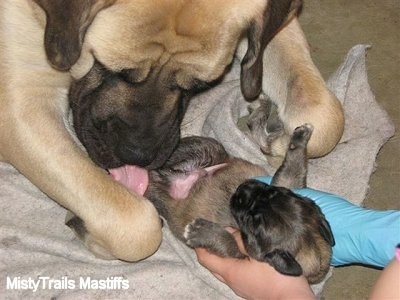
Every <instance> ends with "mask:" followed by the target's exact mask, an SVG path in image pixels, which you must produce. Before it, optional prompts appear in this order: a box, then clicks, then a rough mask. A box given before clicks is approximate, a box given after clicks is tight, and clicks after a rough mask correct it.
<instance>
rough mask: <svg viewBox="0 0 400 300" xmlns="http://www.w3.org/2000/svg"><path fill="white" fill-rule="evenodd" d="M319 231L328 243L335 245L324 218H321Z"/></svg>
mask: <svg viewBox="0 0 400 300" xmlns="http://www.w3.org/2000/svg"><path fill="white" fill-rule="evenodd" d="M319 233H320V234H321V236H322V237H323V238H324V240H325V241H326V242H327V243H329V245H331V246H332V247H333V246H335V238H334V237H333V233H332V229H331V226H330V225H329V223H328V222H327V221H326V220H325V218H323V219H322V223H321V225H320V226H319Z"/></svg>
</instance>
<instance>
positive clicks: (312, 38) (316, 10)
mask: <svg viewBox="0 0 400 300" xmlns="http://www.w3.org/2000/svg"><path fill="white" fill-rule="evenodd" d="M300 21H301V23H302V25H303V29H304V31H305V33H306V35H307V38H308V40H309V43H310V46H311V49H312V56H313V58H314V61H315V63H316V65H317V66H318V68H319V69H320V70H321V73H322V75H323V76H324V78H327V77H328V76H329V75H330V74H331V73H332V72H333V71H334V70H335V69H336V68H337V67H338V66H339V64H340V63H341V62H342V60H343V58H344V57H345V55H346V53H347V51H348V50H349V49H350V48H351V47H352V46H353V45H355V44H369V45H371V46H372V48H371V49H370V51H369V52H368V56H367V67H368V75H369V83H370V85H371V87H372V90H373V92H374V93H375V96H376V99H377V101H378V102H379V103H380V104H381V105H382V107H384V108H385V109H386V111H387V112H388V113H389V115H390V116H391V118H392V119H393V121H394V123H395V126H396V133H395V136H394V137H392V138H391V140H390V141H389V142H388V143H387V144H385V145H384V147H383V148H382V150H381V151H380V153H379V155H378V158H377V161H376V171H375V173H374V174H373V175H372V177H371V181H370V190H369V194H368V197H367V199H366V201H365V202H364V206H366V207H371V208H376V209H391V208H392V209H393V208H394V209H400V197H399V195H400V139H399V136H400V133H399V128H400V104H399V103H400V101H399V100H400V71H399V70H400V0H380V1H375V0H330V1H327V0H305V5H304V9H303V13H302V15H301V17H300ZM399 236H400V232H399ZM379 273H380V271H377V270H374V269H370V268H365V267H359V266H350V267H342V268H336V269H335V271H334V275H333V277H332V278H331V279H329V281H328V282H327V284H326V287H325V291H324V295H323V297H324V299H329V300H330V299H346V300H347V299H366V298H367V297H368V293H369V291H370V289H371V287H372V285H373V283H374V281H375V280H376V278H377V276H378V275H379Z"/></svg>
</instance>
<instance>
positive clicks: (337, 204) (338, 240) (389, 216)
mask: <svg viewBox="0 0 400 300" xmlns="http://www.w3.org/2000/svg"><path fill="white" fill-rule="evenodd" d="M255 179H257V180H260V181H262V182H264V183H267V184H270V183H271V179H272V178H271V177H269V176H260V177H256V178H255ZM293 192H294V193H296V194H298V195H300V196H303V197H307V198H309V199H311V200H313V201H314V202H315V203H316V204H317V205H318V206H319V207H320V208H321V210H322V212H323V214H324V215H325V218H326V219H327V221H328V222H329V224H330V226H331V229H332V232H333V236H334V238H335V246H334V247H333V248H332V250H333V254H332V259H331V265H333V266H339V265H346V264H352V263H361V264H366V265H373V266H377V267H385V266H386V265H387V264H388V263H389V262H390V261H391V260H392V259H393V257H394V251H395V247H396V245H397V244H399V242H400V211H398V210H383V211H379V210H372V209H366V208H363V207H360V206H357V205H354V204H352V203H350V202H349V201H347V200H345V199H344V198H341V197H339V196H337V195H333V194H330V193H326V192H322V191H318V190H314V189H311V188H303V189H294V190H293Z"/></svg>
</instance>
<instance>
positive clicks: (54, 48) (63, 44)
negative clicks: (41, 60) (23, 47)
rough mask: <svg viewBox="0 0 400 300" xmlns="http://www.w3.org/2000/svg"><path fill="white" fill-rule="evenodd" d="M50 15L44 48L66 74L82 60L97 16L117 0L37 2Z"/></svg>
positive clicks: (51, 59) (46, 0) (53, 63)
mask: <svg viewBox="0 0 400 300" xmlns="http://www.w3.org/2000/svg"><path fill="white" fill-rule="evenodd" d="M34 1H35V2H36V3H37V4H38V5H39V6H40V7H41V8H42V9H43V10H44V11H45V13H46V17H47V21H46V31H45V36H44V44H45V50H46V55H47V59H48V60H49V62H50V63H51V65H52V66H53V67H54V68H56V69H58V70H60V71H66V70H69V69H70V68H71V66H72V65H73V64H74V63H76V61H77V60H78V58H79V55H80V52H81V48H82V43H83V39H84V37H85V33H86V30H87V29H88V27H89V25H90V24H91V23H92V21H93V19H94V17H95V16H96V14H97V13H98V12H99V11H100V10H102V9H103V8H106V7H108V6H110V5H112V4H113V3H114V2H115V1H116V0H34Z"/></svg>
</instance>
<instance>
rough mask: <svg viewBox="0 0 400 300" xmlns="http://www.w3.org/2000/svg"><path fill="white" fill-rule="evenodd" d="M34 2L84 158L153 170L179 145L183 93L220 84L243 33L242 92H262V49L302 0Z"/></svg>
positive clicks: (108, 165) (186, 95)
mask: <svg viewBox="0 0 400 300" xmlns="http://www.w3.org/2000/svg"><path fill="white" fill-rule="evenodd" d="M35 2H36V3H38V4H39V5H40V6H41V7H42V8H43V9H44V10H45V12H46V15H47V26H46V33H45V49H46V53H47V56H48V59H49V61H50V63H51V64H52V65H53V66H54V67H55V68H57V69H60V70H68V69H70V68H71V67H72V69H71V73H72V74H73V76H74V78H75V82H74V83H73V85H72V88H71V92H70V98H71V101H72V108H73V114H74V121H75V129H76V132H77V135H78V137H79V138H80V140H81V141H82V143H83V144H84V146H85V147H86V149H87V150H88V152H89V155H90V156H91V158H92V159H93V160H94V161H95V162H96V163H97V164H99V165H100V166H102V167H105V168H112V167H118V166H120V165H122V164H136V165H140V166H145V167H148V168H157V167H159V166H160V165H162V164H163V162H164V161H165V160H166V159H167V157H168V156H169V155H170V154H171V153H172V151H173V149H174V147H175V146H176V145H177V143H178V140H179V127H180V122H181V120H182V116H183V114H184V112H185V109H186V105H187V101H188V99H189V98H190V96H191V95H193V94H194V93H197V92H198V91H199V90H202V89H204V88H207V87H209V86H211V85H212V84H213V83H215V82H218V80H219V79H220V78H221V77H222V76H223V74H224V73H225V71H226V69H227V68H228V67H229V65H230V64H231V62H232V60H233V55H234V53H235V51H236V48H237V45H238V43H239V41H240V40H241V38H242V37H244V36H247V38H248V41H249V43H248V51H247V53H246V56H245V57H244V59H243V63H242V73H241V77H242V90H243V94H244V95H245V97H246V98H247V99H252V98H255V97H256V96H257V95H258V93H260V91H261V76H262V65H263V64H262V54H263V50H264V48H265V46H266V44H267V43H268V41H269V40H270V39H271V38H272V36H273V34H274V33H275V32H276V31H277V30H278V29H279V28H280V27H281V26H282V24H283V23H284V21H285V20H286V19H287V18H288V15H289V12H292V11H294V10H296V8H297V6H298V5H297V4H296V5H294V4H293V3H300V0H284V1H282V0H281V1H276V0H268V1H267V0H256V1H251V3H250V2H248V1H244V0H240V1H222V0H221V1H219V0H218V1H211V0H210V1H208V0H206V1H161V2H160V1H152V0H139V1H125V0H69V1H62V0H54V1H48V0H35ZM249 3H250V4H249ZM79 54H80V56H79Z"/></svg>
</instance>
